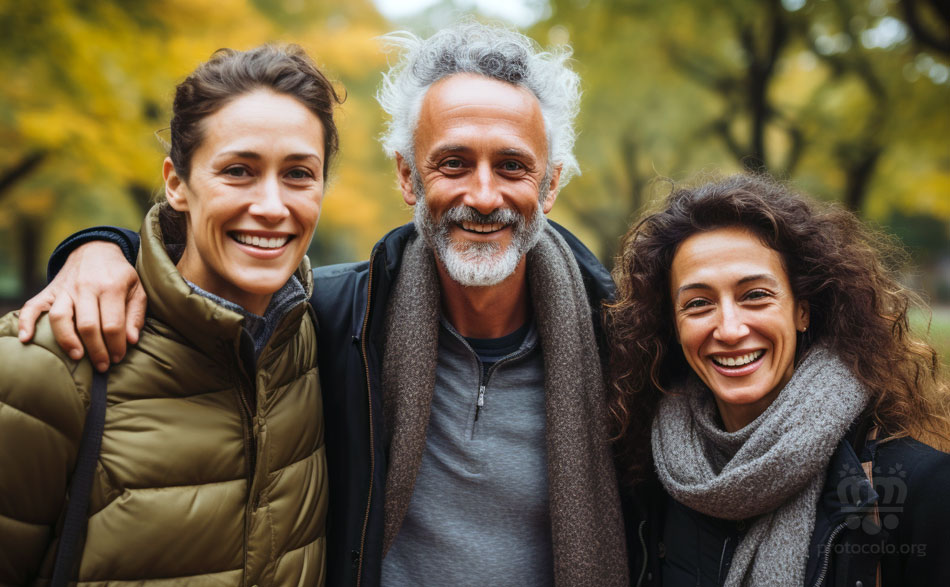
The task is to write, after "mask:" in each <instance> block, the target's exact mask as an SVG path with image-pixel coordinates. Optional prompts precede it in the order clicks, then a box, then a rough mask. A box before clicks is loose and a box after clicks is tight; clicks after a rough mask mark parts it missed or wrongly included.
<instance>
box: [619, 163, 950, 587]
mask: <svg viewBox="0 0 950 587" xmlns="http://www.w3.org/2000/svg"><path fill="white" fill-rule="evenodd" d="M882 251H893V249H892V247H889V245H888V244H887V241H886V239H882V238H881V237H879V236H876V235H875V234H873V233H872V232H871V231H869V230H868V229H866V228H865V227H864V226H863V225H862V224H861V223H860V222H859V221H858V220H857V219H856V218H855V217H854V216H853V215H852V214H850V213H848V212H846V211H843V210H840V209H837V208H833V207H828V208H825V207H820V206H818V205H816V204H814V203H811V202H810V201H808V200H807V199H805V198H803V197H801V196H799V195H797V194H794V193H792V192H791V191H789V190H788V189H787V188H786V187H785V186H783V185H781V184H779V183H777V182H774V181H772V180H769V179H766V178H764V177H756V176H743V175H739V176H734V177H730V178H727V179H725V180H723V181H719V182H715V183H709V184H706V185H703V186H701V187H699V188H696V189H676V190H675V191H673V193H672V194H670V196H669V197H668V198H667V200H666V201H665V203H664V205H663V208H662V210H660V211H659V212H656V213H653V214H649V215H648V216H646V217H645V218H643V219H642V220H641V221H640V222H639V223H637V224H636V225H635V226H633V227H632V228H631V230H630V231H629V232H628V234H627V235H626V236H625V237H624V240H623V247H622V254H621V257H620V259H619V262H618V264H617V266H616V268H615V270H614V279H615V281H616V282H617V287H618V295H617V300H616V302H615V303H614V304H612V305H611V306H610V307H609V309H608V312H607V316H606V320H607V323H608V333H609V337H610V342H611V357H610V369H611V377H612V390H611V391H612V398H611V411H612V414H613V417H614V421H615V424H616V427H617V428H616V433H617V436H616V453H617V457H618V461H619V463H620V470H621V472H622V474H623V475H624V477H625V478H626V480H627V482H628V485H629V486H630V493H629V499H628V503H627V507H626V510H625V515H626V516H627V528H628V534H629V538H630V539H629V542H630V543H629V548H628V551H629V552H630V556H631V572H632V573H631V574H632V577H635V578H637V579H638V581H637V584H662V585H764V584H776V585H808V586H811V585H816V586H818V585H850V586H854V585H868V586H870V585H875V584H885V585H911V584H914V585H937V584H940V585H948V584H950V563H948V561H950V542H948V541H947V540H946V535H947V532H948V528H950V507H948V505H947V503H946V501H945V496H946V495H948V492H950V455H948V454H947V453H945V452H941V451H940V450H938V449H937V448H934V447H933V446H931V445H936V446H939V447H941V448H944V449H946V447H947V441H948V436H950V435H948V429H950V426H948V422H950V419H948V403H950V402H948V395H950V392H948V386H947V383H946V381H945V380H943V379H941V377H940V374H939V372H938V371H939V362H938V358H937V354H936V353H935V351H934V350H933V349H932V348H931V347H930V346H928V345H927V344H925V343H924V342H921V341H919V340H917V339H915V338H914V337H913V336H912V334H911V333H910V331H909V328H908V318H907V312H908V308H909V307H911V306H912V305H914V304H916V303H917V298H916V296H914V295H913V294H912V293H911V292H909V291H908V290H906V289H905V288H903V287H902V286H900V285H899V284H898V283H897V281H896V280H895V279H894V277H893V275H892V273H891V272H890V271H889V270H888V266H887V263H886V261H888V260H892V259H891V257H890V254H892V253H888V254H884V253H882ZM927 443H929V444H927Z"/></svg>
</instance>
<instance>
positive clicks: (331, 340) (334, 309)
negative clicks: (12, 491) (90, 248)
mask: <svg viewBox="0 0 950 587" xmlns="http://www.w3.org/2000/svg"><path fill="white" fill-rule="evenodd" d="M550 224H551V226H552V227H553V228H554V229H555V230H557V231H558V233H559V234H560V235H561V236H562V237H563V238H564V239H565V241H567V244H568V246H569V247H570V248H571V251H572V252H573V253H574V257H575V259H576V260H577V264H578V266H579V268H580V273H581V276H582V278H583V280H584V286H585V289H586V291H587V296H588V300H589V302H590V306H591V311H592V314H593V322H594V330H595V333H596V335H597V337H598V343H600V348H601V349H604V348H606V347H605V346H604V345H603V344H602V343H603V332H602V328H601V306H602V302H603V301H605V300H608V299H611V298H612V296H613V292H614V286H613V282H612V281H611V279H610V275H609V274H608V273H607V271H606V270H605V269H604V267H603V266H602V265H601V264H600V262H599V261H598V260H597V258H596V257H595V256H594V254H593V253H592V252H590V250H588V249H587V247H585V246H584V245H583V244H582V243H581V242H580V241H579V240H578V239H577V238H576V237H574V236H573V235H572V234H571V233H569V232H568V231H567V230H566V229H564V228H563V227H561V226H559V225H557V224H556V223H554V222H550ZM415 233H416V230H415V227H414V226H413V225H412V224H411V223H410V224H406V225H403V226H401V227H399V228H396V229H394V230H392V231H391V232H389V234H387V235H386V236H384V237H383V238H382V239H381V240H380V241H379V242H378V243H376V245H375V246H374V247H373V252H372V254H371V255H370V259H369V261H363V262H360V263H346V264H341V265H330V266H326V267H319V268H317V269H314V271H313V278H314V293H313V297H312V298H311V299H310V303H311V304H312V305H313V307H314V309H315V310H316V315H317V328H318V333H317V349H318V352H317V354H318V360H319V365H320V384H321V387H322V391H323V413H324V416H325V418H326V428H325V429H326V439H325V440H326V451H327V453H326V454H327V477H328V481H329V485H330V503H329V513H328V516H329V518H328V521H327V585H331V586H337V585H341V586H351V585H352V586H355V585H359V586H361V587H363V586H365V587H374V586H376V585H379V582H380V572H381V568H382V555H383V552H382V542H383V495H384V488H385V480H386V455H387V453H388V447H387V446H385V442H386V440H385V439H386V438H387V437H388V435H387V434H386V432H385V430H386V429H385V422H384V421H383V410H382V386H381V382H380V377H381V370H382V358H383V344H384V332H383V328H384V322H385V314H386V305H387V302H388V300H389V293H390V289H391V287H392V285H393V283H394V282H395V278H396V275H397V274H398V272H399V267H400V263H401V261H402V254H403V250H404V248H405V246H406V243H407V241H408V240H409V239H410V238H411V237H412V236H413V235H414V234H415ZM90 240H109V241H111V242H114V243H116V244H118V245H119V246H120V247H121V248H122V249H123V251H124V252H125V255H126V257H127V258H129V259H130V262H132V261H133V260H134V259H135V256H136V254H137V250H138V235H137V234H136V233H134V232H132V231H124V230H119V229H114V228H111V227H96V228H92V229H87V230H85V231H82V232H80V233H77V234H76V235H73V236H72V237H70V238H69V239H67V240H66V241H64V242H63V243H62V244H60V246H59V247H57V249H56V251H54V253H53V256H52V258H51V259H50V263H49V271H48V274H49V276H50V278H52V276H54V275H55V273H56V272H57V271H58V270H59V269H60V268H61V267H62V265H63V263H64V262H65V261H66V257H68V256H69V253H70V252H72V250H74V249H75V248H76V247H77V246H79V245H80V244H82V243H84V242H88V241H90Z"/></svg>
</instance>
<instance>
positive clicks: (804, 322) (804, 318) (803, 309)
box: [796, 300, 810, 332]
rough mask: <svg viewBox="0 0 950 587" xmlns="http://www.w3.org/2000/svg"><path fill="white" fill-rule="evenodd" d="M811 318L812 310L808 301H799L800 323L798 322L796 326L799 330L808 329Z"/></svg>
mask: <svg viewBox="0 0 950 587" xmlns="http://www.w3.org/2000/svg"><path fill="white" fill-rule="evenodd" d="M809 318H810V312H809V307H808V302H806V301H804V300H802V301H800V302H798V324H796V327H797V329H798V331H799V332H805V331H806V330H808V323H809Z"/></svg>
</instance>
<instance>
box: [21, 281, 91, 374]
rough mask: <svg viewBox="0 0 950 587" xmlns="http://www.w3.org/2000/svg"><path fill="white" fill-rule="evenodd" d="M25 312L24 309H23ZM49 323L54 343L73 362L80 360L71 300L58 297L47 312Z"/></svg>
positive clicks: (80, 354)
mask: <svg viewBox="0 0 950 587" xmlns="http://www.w3.org/2000/svg"><path fill="white" fill-rule="evenodd" d="M24 310H25V308H24ZM49 323H50V327H51V328H52V330H53V336H54V337H55V338H56V342H57V343H59V346H61V347H62V348H63V350H64V351H66V353H67V354H68V355H69V357H70V358H71V359H73V360H74V361H78V360H79V359H81V358H82V343H81V342H80V341H79V336H78V334H77V333H76V325H75V323H74V322H73V300H72V298H70V297H69V296H68V295H59V296H58V297H57V298H56V300H55V301H54V302H53V305H52V306H51V307H50V310H49Z"/></svg>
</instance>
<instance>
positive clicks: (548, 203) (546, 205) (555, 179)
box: [541, 165, 561, 214]
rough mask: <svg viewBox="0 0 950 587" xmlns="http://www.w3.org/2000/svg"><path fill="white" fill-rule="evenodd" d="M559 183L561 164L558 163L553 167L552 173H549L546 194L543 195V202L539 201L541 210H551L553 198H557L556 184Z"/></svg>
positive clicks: (546, 211)
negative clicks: (549, 181) (549, 178)
mask: <svg viewBox="0 0 950 587" xmlns="http://www.w3.org/2000/svg"><path fill="white" fill-rule="evenodd" d="M560 183H561V166H560V165H558V166H557V167H555V168H554V173H552V174H551V183H550V185H548V191H547V195H546V196H545V197H544V202H542V203H541V210H542V211H543V212H544V213H545V214H547V213H548V212H550V211H551V208H553V207H554V200H556V199H557V194H558V186H559V185H560Z"/></svg>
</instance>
